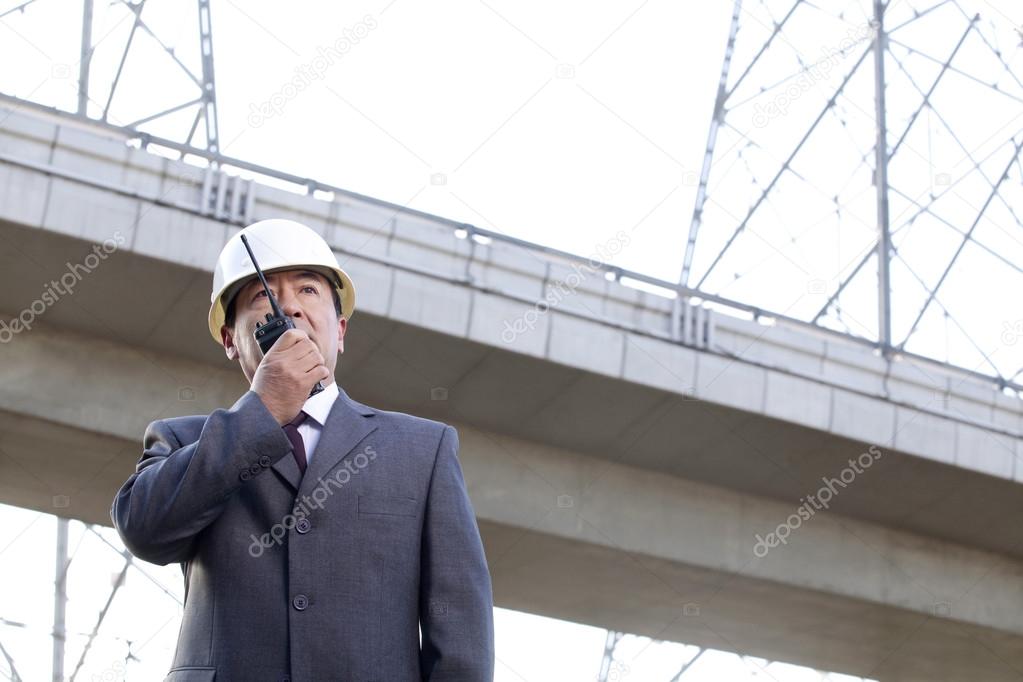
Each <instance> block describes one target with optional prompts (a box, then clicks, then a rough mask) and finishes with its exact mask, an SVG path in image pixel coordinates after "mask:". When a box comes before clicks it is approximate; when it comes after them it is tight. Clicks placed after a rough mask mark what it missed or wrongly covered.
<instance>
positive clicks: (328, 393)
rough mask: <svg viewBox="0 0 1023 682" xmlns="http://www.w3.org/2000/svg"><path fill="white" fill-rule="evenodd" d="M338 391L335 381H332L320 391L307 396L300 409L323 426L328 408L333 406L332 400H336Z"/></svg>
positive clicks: (328, 412)
mask: <svg viewBox="0 0 1023 682" xmlns="http://www.w3.org/2000/svg"><path fill="white" fill-rule="evenodd" d="M340 393H341V392H340V391H339V390H338V387H337V382H336V381H332V382H330V383H329V384H327V385H326V386H324V387H323V390H322V391H320V392H319V393H317V394H316V395H314V396H311V397H309V398H307V399H306V401H305V404H304V405H303V406H302V411H303V412H305V413H306V414H308V415H309V416H310V417H311V418H312V419H313V420H314V421H315V422H316V423H317V424H319V425H320V426H323V425H324V424H326V423H327V415H329V414H330V408H331V407H333V406H334V401H335V400H337V397H338V395H340Z"/></svg>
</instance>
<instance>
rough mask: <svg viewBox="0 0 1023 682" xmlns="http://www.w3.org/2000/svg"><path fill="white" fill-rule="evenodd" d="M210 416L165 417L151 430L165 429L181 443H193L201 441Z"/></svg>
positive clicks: (156, 422)
mask: <svg viewBox="0 0 1023 682" xmlns="http://www.w3.org/2000/svg"><path fill="white" fill-rule="evenodd" d="M208 417H209V415H208V414H191V415H186V416H184V417H164V418H163V419H157V420H155V421H154V422H152V423H151V424H150V425H149V430H153V429H164V430H167V431H170V432H171V433H172V434H173V435H174V436H175V437H176V438H177V440H178V442H179V443H192V442H194V441H197V440H199V434H200V433H202V428H203V426H205V425H206V419H207V418H208Z"/></svg>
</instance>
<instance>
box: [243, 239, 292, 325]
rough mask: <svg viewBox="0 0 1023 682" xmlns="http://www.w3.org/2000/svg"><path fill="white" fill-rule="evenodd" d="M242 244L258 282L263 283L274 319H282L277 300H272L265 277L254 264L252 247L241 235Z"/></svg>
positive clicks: (255, 263)
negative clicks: (247, 253)
mask: <svg viewBox="0 0 1023 682" xmlns="http://www.w3.org/2000/svg"><path fill="white" fill-rule="evenodd" d="M241 238H242V244H244V245H245V250H246V251H248V252H249V258H250V259H251V260H252V267H254V268H255V269H256V274H257V275H259V281H260V282H262V283H263V288H264V289H265V290H266V297H267V298H269V299H270V309H271V310H273V313H274V317H284V312H283V311H282V310H281V307H280V306H279V305H277V299H276V298H274V295H273V292H271V291H270V285H269V284H267V283H266V277H265V276H264V275H263V271H262V270H260V268H259V263H257V262H256V257H255V256H254V255H253V253H252V247H251V246H249V240H248V239H246V238H245V235H244V234H243V235H241Z"/></svg>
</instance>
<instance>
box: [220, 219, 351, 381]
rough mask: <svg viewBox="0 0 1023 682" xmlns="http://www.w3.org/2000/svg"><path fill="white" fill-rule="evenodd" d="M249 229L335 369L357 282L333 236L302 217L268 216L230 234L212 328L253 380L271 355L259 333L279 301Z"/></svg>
mask: <svg viewBox="0 0 1023 682" xmlns="http://www.w3.org/2000/svg"><path fill="white" fill-rule="evenodd" d="M241 234H245V235H246V238H247V239H248V242H249V246H250V247H251V249H252V254H253V257H254V258H255V259H256V261H257V262H258V263H259V265H260V267H261V268H262V270H263V273H264V275H265V276H266V279H267V284H268V285H269V286H270V290H271V291H272V292H273V295H274V298H275V299H277V303H278V304H279V305H280V307H281V310H282V311H283V312H284V314H285V315H288V316H289V317H291V318H292V320H293V321H294V323H295V326H296V327H298V328H299V329H301V330H303V331H304V332H306V333H307V334H308V335H309V337H310V338H311V339H312V340H313V342H314V343H315V344H316V346H317V348H319V350H320V352H321V354H322V355H323V357H324V359H325V361H326V363H327V366H328V367H329V368H330V370H331V373H333V370H334V368H335V366H336V363H337V355H338V353H343V352H344V334H345V329H346V327H347V324H348V320H349V319H350V318H351V316H352V313H353V312H354V310H355V288H354V285H353V284H352V281H351V279H350V278H349V277H348V275H347V274H346V273H345V271H344V270H342V269H341V268H340V266H338V264H337V259H336V258H335V256H334V252H333V251H332V250H331V248H330V246H329V245H328V244H327V243H326V241H324V239H323V238H322V237H321V236H320V235H319V234H317V233H316V232H314V231H313V230H311V229H310V228H308V227H306V226H305V225H302V224H301V223H296V222H294V221H291V220H278V219H273V220H262V221H260V222H257V223H254V224H252V225H250V226H248V227H246V228H245V229H244V230H242V231H241V233H239V234H236V235H235V236H234V237H232V238H231V239H230V240H229V241H228V243H227V244H226V245H225V246H224V248H223V250H222V251H221V252H220V257H219V258H218V260H217V265H216V268H215V270H214V274H213V292H212V294H211V296H210V303H211V305H210V313H209V329H210V334H211V335H212V336H213V338H214V339H216V340H217V341H218V342H219V343H221V344H222V345H223V347H224V352H225V353H226V354H227V357H228V358H230V359H231V360H238V361H239V363H240V364H241V368H242V371H243V372H244V374H245V377H246V379H248V380H249V382H250V383H251V381H252V378H253V376H254V374H255V371H256V368H257V367H258V366H259V362H260V360H261V359H262V357H263V354H262V351H261V350H260V348H259V344H258V343H257V342H256V340H255V339H254V338H253V332H254V331H255V328H256V323H257V322H259V323H263V322H265V320H266V314H267V313H269V312H271V308H270V304H269V300H268V299H267V297H266V292H265V291H264V289H263V285H262V284H261V283H260V281H259V278H258V277H257V276H256V270H255V267H254V265H253V263H252V259H251V258H250V257H249V254H248V251H247V250H246V249H245V245H244V244H243V243H242V241H241Z"/></svg>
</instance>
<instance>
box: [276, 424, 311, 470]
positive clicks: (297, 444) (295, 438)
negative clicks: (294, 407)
mask: <svg viewBox="0 0 1023 682" xmlns="http://www.w3.org/2000/svg"><path fill="white" fill-rule="evenodd" d="M308 416H309V415H307V414H306V413H305V412H299V413H298V416H297V417H295V418H294V419H292V420H291V421H290V422H288V423H287V424H285V425H284V426H283V427H282V428H283V429H284V435H286V436H287V437H288V440H290V441H291V451H292V453H293V454H294V455H295V462H297V463H298V470H299V471H301V472H302V473H303V474H304V473H305V465H306V462H305V442H304V441H303V440H302V434H301V433H299V432H298V425H299V424H301V423H302V422H304V421H305V418H306V417H308Z"/></svg>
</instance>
